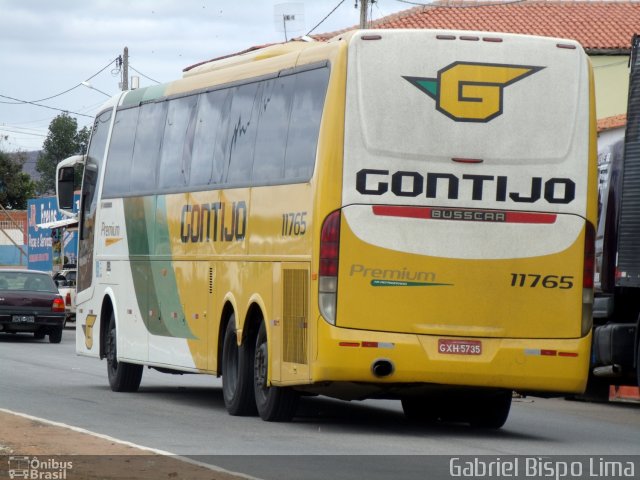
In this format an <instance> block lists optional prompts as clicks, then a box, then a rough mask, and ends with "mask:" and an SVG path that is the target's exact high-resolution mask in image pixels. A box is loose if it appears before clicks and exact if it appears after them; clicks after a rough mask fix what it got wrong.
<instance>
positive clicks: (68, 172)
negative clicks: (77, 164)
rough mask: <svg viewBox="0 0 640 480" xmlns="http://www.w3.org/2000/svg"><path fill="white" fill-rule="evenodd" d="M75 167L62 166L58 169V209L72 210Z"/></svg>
mask: <svg viewBox="0 0 640 480" xmlns="http://www.w3.org/2000/svg"><path fill="white" fill-rule="evenodd" d="M74 179H75V168H73V167H62V168H60V169H58V188H57V190H58V208H59V209H60V210H73V191H74V185H73V182H74Z"/></svg>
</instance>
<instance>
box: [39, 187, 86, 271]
mask: <svg viewBox="0 0 640 480" xmlns="http://www.w3.org/2000/svg"><path fill="white" fill-rule="evenodd" d="M74 200H75V201H74V208H73V211H74V212H77V211H78V205H79V204H80V194H76V195H75V197H74ZM65 218H67V217H64V216H63V215H62V213H60V211H59V210H58V204H57V201H56V197H43V198H34V199H31V200H29V201H28V204H27V219H28V227H29V228H28V234H27V237H28V238H27V248H28V263H27V265H28V268H30V269H33V270H44V271H47V272H53V271H56V270H59V269H60V268H62V265H64V264H66V263H76V262H77V258H76V255H77V252H78V232H77V230H66V229H64V228H55V229H51V228H39V227H38V225H40V224H42V223H49V222H55V221H59V220H63V219H65Z"/></svg>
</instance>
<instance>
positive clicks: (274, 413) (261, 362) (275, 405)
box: [253, 322, 300, 422]
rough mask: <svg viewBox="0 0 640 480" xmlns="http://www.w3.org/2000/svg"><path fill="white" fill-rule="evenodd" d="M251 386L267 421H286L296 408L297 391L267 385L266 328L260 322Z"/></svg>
mask: <svg viewBox="0 0 640 480" xmlns="http://www.w3.org/2000/svg"><path fill="white" fill-rule="evenodd" d="M253 368H254V375H253V388H254V391H255V397H256V406H257V407H258V414H260V418H262V419H263V420H266V421H268V422H286V421H289V420H291V419H292V418H293V416H294V415H295V413H296V410H297V409H298V400H299V398H300V395H299V393H298V392H296V391H295V390H293V389H292V388H289V387H273V386H271V387H270V386H268V368H269V352H268V345H267V329H266V327H265V325H264V322H262V323H261V324H260V330H258V336H257V338H256V348H255V360H254V367H253Z"/></svg>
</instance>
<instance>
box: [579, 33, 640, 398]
mask: <svg viewBox="0 0 640 480" xmlns="http://www.w3.org/2000/svg"><path fill="white" fill-rule="evenodd" d="M639 51H640V36H638V35H634V37H633V38H632V40H631V56H630V67H631V69H630V74H629V75H630V76H629V96H628V105H627V125H626V130H625V135H624V139H623V140H620V141H619V142H617V143H616V144H614V145H613V146H612V147H611V149H610V151H609V152H608V153H607V154H605V155H601V158H600V165H599V173H600V178H599V183H600V185H599V187H600V188H599V205H598V212H599V215H598V217H599V220H598V228H597V233H596V257H595V258H596V268H595V272H596V273H595V277H594V286H595V301H594V311H593V317H594V330H593V345H592V353H591V367H592V370H591V372H592V377H591V379H590V386H591V387H592V389H593V391H594V392H595V391H598V390H599V391H600V392H601V393H604V392H605V391H608V386H609V385H626V386H637V385H640V58H639V57H638V53H639Z"/></svg>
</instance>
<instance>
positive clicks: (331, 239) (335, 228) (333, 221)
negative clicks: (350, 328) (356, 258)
mask: <svg viewBox="0 0 640 480" xmlns="http://www.w3.org/2000/svg"><path fill="white" fill-rule="evenodd" d="M339 251H340V211H339V210H336V211H335V212H333V213H331V214H329V215H328V216H327V218H325V219H324V223H323V224H322V231H321V233H320V268H319V278H318V306H319V308H320V314H321V315H322V317H323V318H324V319H325V320H326V321H327V322H329V323H330V324H331V325H335V324H336V299H337V291H338V252H339Z"/></svg>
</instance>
